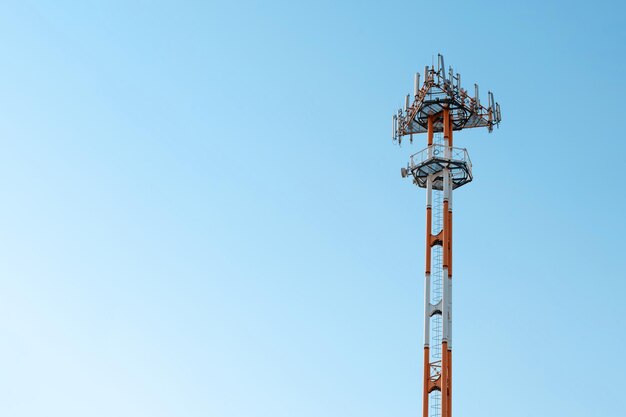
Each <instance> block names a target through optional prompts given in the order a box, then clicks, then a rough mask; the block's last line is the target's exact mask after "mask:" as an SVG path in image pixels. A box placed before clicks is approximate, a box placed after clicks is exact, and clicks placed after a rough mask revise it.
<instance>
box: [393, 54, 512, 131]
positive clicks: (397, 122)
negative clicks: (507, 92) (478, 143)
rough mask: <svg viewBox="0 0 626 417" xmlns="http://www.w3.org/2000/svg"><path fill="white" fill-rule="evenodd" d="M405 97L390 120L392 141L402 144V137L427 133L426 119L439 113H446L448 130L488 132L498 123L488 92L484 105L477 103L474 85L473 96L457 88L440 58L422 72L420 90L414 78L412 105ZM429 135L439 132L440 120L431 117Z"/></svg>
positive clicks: (455, 79)
mask: <svg viewBox="0 0 626 417" xmlns="http://www.w3.org/2000/svg"><path fill="white" fill-rule="evenodd" d="M410 97H411V95H410V94H407V96H406V100H405V104H404V108H403V109H399V110H398V113H397V114H395V115H394V116H393V130H392V133H393V140H394V141H398V143H402V137H403V136H407V135H408V136H409V137H410V139H411V141H412V140H413V135H414V134H418V133H424V132H427V131H428V118H429V116H435V115H437V114H439V113H441V112H442V111H443V109H444V108H448V109H449V110H450V116H451V122H452V123H451V124H452V126H451V127H452V130H462V129H469V128H472V127H487V128H488V129H489V132H491V131H492V130H493V126H494V125H498V124H499V123H500V120H501V117H500V105H499V104H498V103H496V102H495V101H494V99H493V93H492V92H491V91H489V92H488V101H489V102H488V105H487V107H485V106H483V105H482V104H481V103H480V97H479V94H478V85H477V84H474V96H473V97H472V96H470V94H469V93H468V92H467V90H465V89H464V88H463V87H461V74H459V73H455V72H454V70H453V69H452V67H449V69H448V72H447V73H446V69H445V65H444V63H443V55H441V54H439V55H438V56H437V68H436V69H435V68H434V67H433V68H430V67H428V66H426V67H425V68H424V83H423V84H422V85H421V86H420V74H419V73H416V74H415V85H414V91H413V102H412V103H409V102H410ZM433 131H434V132H442V131H443V120H442V119H441V118H438V117H435V119H434V120H433Z"/></svg>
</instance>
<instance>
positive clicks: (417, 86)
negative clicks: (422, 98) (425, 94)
mask: <svg viewBox="0 0 626 417" xmlns="http://www.w3.org/2000/svg"><path fill="white" fill-rule="evenodd" d="M419 91H420V73H419V72H416V73H415V80H414V82H413V95H414V96H415V99H416V100H417V93H418V92H419Z"/></svg>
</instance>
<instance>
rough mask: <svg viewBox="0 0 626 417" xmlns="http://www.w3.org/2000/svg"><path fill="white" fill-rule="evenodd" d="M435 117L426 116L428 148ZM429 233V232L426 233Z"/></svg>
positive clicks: (431, 138) (431, 141) (431, 140)
mask: <svg viewBox="0 0 626 417" xmlns="http://www.w3.org/2000/svg"><path fill="white" fill-rule="evenodd" d="M434 118H435V115H433V114H431V115H430V116H428V146H430V145H432V144H433V134H434V133H435V132H434V130H433V120H434ZM428 233H430V230H429V231H428Z"/></svg>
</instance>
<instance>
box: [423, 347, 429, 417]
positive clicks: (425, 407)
mask: <svg viewBox="0 0 626 417" xmlns="http://www.w3.org/2000/svg"><path fill="white" fill-rule="evenodd" d="M429 382H430V348H429V347H428V346H425V347H424V396H423V399H422V415H423V417H428V385H429Z"/></svg>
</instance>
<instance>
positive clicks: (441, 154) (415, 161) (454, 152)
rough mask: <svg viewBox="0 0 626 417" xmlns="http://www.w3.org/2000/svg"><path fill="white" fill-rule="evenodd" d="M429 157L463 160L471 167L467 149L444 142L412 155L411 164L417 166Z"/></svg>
mask: <svg viewBox="0 0 626 417" xmlns="http://www.w3.org/2000/svg"><path fill="white" fill-rule="evenodd" d="M429 159H439V160H450V161H455V162H463V163H465V164H467V165H468V166H469V168H470V169H471V166H472V161H471V160H470V157H469V154H468V153H467V149H465V148H454V147H450V146H445V145H443V144H433V145H430V146H428V147H427V148H424V149H422V150H421V151H419V152H417V153H415V154H413V155H411V157H410V160H409V161H410V162H409V166H410V167H415V166H417V165H421V164H422V163H424V162H426V161H428V160H429Z"/></svg>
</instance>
